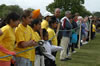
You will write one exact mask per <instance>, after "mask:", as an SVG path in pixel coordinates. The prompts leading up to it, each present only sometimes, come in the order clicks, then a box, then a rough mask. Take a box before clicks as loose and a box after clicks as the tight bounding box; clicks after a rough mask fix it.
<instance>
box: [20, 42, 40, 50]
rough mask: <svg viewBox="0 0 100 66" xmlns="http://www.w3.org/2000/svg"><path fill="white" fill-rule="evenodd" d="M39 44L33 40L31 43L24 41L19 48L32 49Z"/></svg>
mask: <svg viewBox="0 0 100 66" xmlns="http://www.w3.org/2000/svg"><path fill="white" fill-rule="evenodd" d="M37 45H38V44H37V43H36V42H35V41H33V40H30V41H27V42H26V41H23V42H20V43H19V44H18V47H19V48H26V47H31V46H37Z"/></svg>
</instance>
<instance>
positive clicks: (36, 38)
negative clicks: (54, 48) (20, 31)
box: [30, 19, 44, 66]
mask: <svg viewBox="0 0 100 66" xmlns="http://www.w3.org/2000/svg"><path fill="white" fill-rule="evenodd" d="M30 26H31V27H32V29H33V36H34V41H36V42H38V41H40V40H41V37H40V35H39V34H38V32H39V31H40V30H41V22H40V20H39V19H34V20H33V21H32V22H31V24H30ZM37 31H38V32H37ZM37 50H38V48H36V51H35V53H36V59H35V60H33V57H35V55H33V53H34V50H32V58H31V61H32V62H34V61H35V66H40V59H41V58H40V57H42V55H41V53H40V52H38V51H37ZM32 65H34V63H32ZM43 66H44V65H43Z"/></svg>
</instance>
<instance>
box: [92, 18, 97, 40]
mask: <svg viewBox="0 0 100 66" xmlns="http://www.w3.org/2000/svg"><path fill="white" fill-rule="evenodd" d="M95 24H96V22H95V21H94V20H93V23H92V32H91V39H94V38H95V34H96V25H95Z"/></svg>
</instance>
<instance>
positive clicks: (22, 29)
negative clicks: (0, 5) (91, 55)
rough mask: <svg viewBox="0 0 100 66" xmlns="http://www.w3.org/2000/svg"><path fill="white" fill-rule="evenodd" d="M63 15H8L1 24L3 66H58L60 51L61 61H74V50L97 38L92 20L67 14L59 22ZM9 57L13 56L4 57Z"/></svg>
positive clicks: (32, 12)
mask: <svg viewBox="0 0 100 66" xmlns="http://www.w3.org/2000/svg"><path fill="white" fill-rule="evenodd" d="M60 13H61V10H60V9H59V8H56V9H55V11H54V14H52V13H50V12H45V14H44V16H42V14H41V13H40V9H37V10H34V11H30V10H24V12H23V14H22V15H18V14H17V13H15V12H12V13H10V14H8V15H7V17H6V18H5V19H4V20H2V21H1V23H0V66H56V62H55V61H56V55H57V51H61V52H60V61H67V60H71V59H72V58H71V54H72V53H76V51H75V48H78V47H79V46H82V45H84V44H87V43H88V41H89V39H94V38H95V37H96V21H95V20H93V17H91V16H90V17H88V16H86V17H84V18H83V17H82V16H80V15H79V13H75V14H71V11H66V12H65V16H64V17H63V18H61V19H60ZM33 47H34V49H32V50H29V51H26V52H23V53H20V54H16V53H18V52H21V51H24V50H27V49H30V48H33ZM70 49H71V50H70ZM7 55H12V56H13V57H12V56H9V57H4V58H1V57H3V56H7Z"/></svg>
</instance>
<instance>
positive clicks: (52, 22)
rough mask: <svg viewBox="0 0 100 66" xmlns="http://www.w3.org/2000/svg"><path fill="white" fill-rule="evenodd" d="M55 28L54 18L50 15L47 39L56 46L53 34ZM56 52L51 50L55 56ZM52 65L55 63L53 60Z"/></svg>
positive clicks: (55, 38)
mask: <svg viewBox="0 0 100 66" xmlns="http://www.w3.org/2000/svg"><path fill="white" fill-rule="evenodd" d="M55 28H57V21H56V18H55V17H51V19H50V20H49V28H48V29H47V31H48V35H49V40H51V44H52V45H55V46H58V43H57V36H56V34H55V31H54V29H55ZM56 53H57V52H53V53H52V54H53V55H54V56H55V57H56ZM53 65H56V64H55V61H54V62H53Z"/></svg>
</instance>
